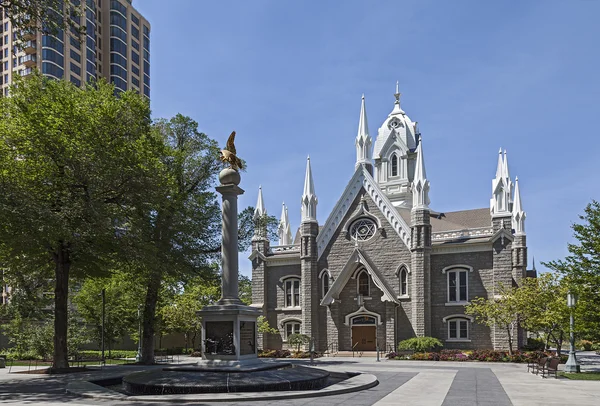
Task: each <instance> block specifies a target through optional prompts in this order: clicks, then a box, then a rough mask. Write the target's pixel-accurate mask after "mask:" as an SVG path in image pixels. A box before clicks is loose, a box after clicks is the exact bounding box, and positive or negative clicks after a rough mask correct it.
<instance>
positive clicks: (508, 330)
mask: <svg viewBox="0 0 600 406" xmlns="http://www.w3.org/2000/svg"><path fill="white" fill-rule="evenodd" d="M511 330H512V329H511V326H508V327H507V328H506V332H507V333H508V355H510V356H512V355H513V339H512V334H511Z"/></svg>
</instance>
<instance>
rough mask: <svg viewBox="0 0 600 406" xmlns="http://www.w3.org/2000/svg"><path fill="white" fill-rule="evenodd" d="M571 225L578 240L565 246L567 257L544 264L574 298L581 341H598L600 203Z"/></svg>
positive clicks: (599, 312) (587, 209) (591, 205)
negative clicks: (558, 277) (585, 339)
mask: <svg viewBox="0 0 600 406" xmlns="http://www.w3.org/2000/svg"><path fill="white" fill-rule="evenodd" d="M579 219H580V220H582V222H581V223H579V224H577V223H576V224H573V226H572V229H573V234H574V237H575V239H576V240H577V241H576V242H575V243H573V244H568V246H567V247H568V250H569V255H567V257H565V258H564V259H560V260H555V261H550V262H547V263H544V265H546V266H547V267H548V268H550V269H552V270H554V271H556V272H558V273H559V274H560V275H561V276H562V277H563V278H564V283H565V284H566V287H567V289H568V290H570V291H572V292H573V293H575V294H577V295H578V297H579V301H578V303H577V308H576V317H575V322H576V330H577V332H578V333H579V335H580V336H581V337H584V338H588V339H591V340H599V339H600V311H599V310H598V303H600V202H598V201H596V200H593V201H592V202H591V203H590V204H588V205H587V207H586V208H585V210H584V214H583V215H581V216H579Z"/></svg>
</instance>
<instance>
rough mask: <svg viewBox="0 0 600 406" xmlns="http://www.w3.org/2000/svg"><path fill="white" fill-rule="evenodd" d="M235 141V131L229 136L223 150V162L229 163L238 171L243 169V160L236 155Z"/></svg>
mask: <svg viewBox="0 0 600 406" xmlns="http://www.w3.org/2000/svg"><path fill="white" fill-rule="evenodd" d="M234 141H235V131H233V132H232V133H231V135H229V138H228V139H227V145H226V146H225V149H222V150H221V161H223V162H225V163H228V164H229V166H230V167H231V168H232V169H235V170H236V171H237V170H238V169H242V168H243V165H242V160H241V159H240V158H238V157H237V155H236V154H235V144H234Z"/></svg>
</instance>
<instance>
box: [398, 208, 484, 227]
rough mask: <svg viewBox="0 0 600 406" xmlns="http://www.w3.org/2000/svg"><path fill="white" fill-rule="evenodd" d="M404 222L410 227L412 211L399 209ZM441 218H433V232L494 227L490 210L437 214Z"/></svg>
mask: <svg viewBox="0 0 600 406" xmlns="http://www.w3.org/2000/svg"><path fill="white" fill-rule="evenodd" d="M397 210H398V212H399V213H400V215H401V216H402V218H403V219H404V221H406V223H407V224H408V225H410V209H397ZM435 214H438V216H439V217H440V218H437V217H434V213H432V217H431V229H432V232H434V233H436V232H438V231H452V230H464V229H467V228H480V227H490V226H491V225H492V216H491V215H490V209H488V208H484V209H472V210H461V211H450V212H445V213H435Z"/></svg>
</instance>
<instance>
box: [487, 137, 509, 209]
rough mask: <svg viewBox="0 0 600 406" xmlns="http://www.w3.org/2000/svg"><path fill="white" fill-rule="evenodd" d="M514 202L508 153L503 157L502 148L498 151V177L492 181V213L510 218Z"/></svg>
mask: <svg viewBox="0 0 600 406" xmlns="http://www.w3.org/2000/svg"><path fill="white" fill-rule="evenodd" d="M511 202H512V181H511V180H510V173H509V171H508V159H507V157H506V151H505V152H504V156H502V148H500V151H498V165H497V167H496V177H495V178H494V179H493V180H492V198H491V199H490V211H491V213H492V215H496V216H510V215H511V212H510V203H511Z"/></svg>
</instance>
